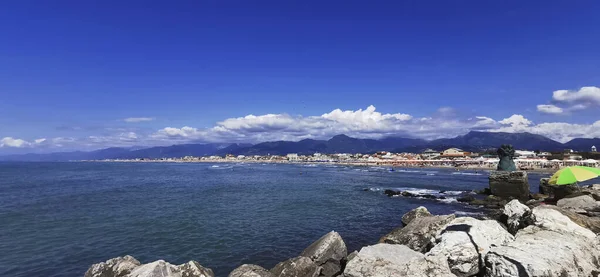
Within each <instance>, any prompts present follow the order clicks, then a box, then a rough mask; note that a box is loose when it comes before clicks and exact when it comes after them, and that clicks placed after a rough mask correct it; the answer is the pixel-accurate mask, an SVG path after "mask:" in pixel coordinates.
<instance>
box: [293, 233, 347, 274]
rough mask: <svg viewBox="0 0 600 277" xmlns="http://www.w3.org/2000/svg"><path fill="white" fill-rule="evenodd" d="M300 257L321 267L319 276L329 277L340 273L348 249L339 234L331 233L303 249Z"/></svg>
mask: <svg viewBox="0 0 600 277" xmlns="http://www.w3.org/2000/svg"><path fill="white" fill-rule="evenodd" d="M300 256H304V257H308V258H310V259H311V260H312V261H313V262H315V264H317V265H318V266H320V267H322V268H323V270H322V271H321V274H320V276H325V277H331V276H337V275H338V274H339V273H341V272H342V261H343V260H344V259H345V258H346V256H348V249H346V244H345V243H344V240H343V239H342V237H341V236H340V234H338V233H337V232H334V231H331V232H329V233H327V234H326V235H324V236H323V237H321V238H320V239H319V240H317V241H315V242H313V243H312V244H311V245H310V246H309V247H308V248H306V249H304V251H302V254H300Z"/></svg>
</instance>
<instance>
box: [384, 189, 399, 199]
mask: <svg viewBox="0 0 600 277" xmlns="http://www.w3.org/2000/svg"><path fill="white" fill-rule="evenodd" d="M383 193H384V194H385V195H387V196H389V197H392V196H396V195H401V194H402V192H401V191H395V190H391V189H386V190H385V191H383Z"/></svg>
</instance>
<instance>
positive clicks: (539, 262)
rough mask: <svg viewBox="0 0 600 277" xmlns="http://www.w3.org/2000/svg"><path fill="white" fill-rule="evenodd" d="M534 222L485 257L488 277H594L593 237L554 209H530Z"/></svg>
mask: <svg viewBox="0 0 600 277" xmlns="http://www.w3.org/2000/svg"><path fill="white" fill-rule="evenodd" d="M532 212H533V214H534V215H535V223H534V225H532V226H529V227H527V228H525V229H523V230H520V231H519V232H518V233H517V235H516V237H515V240H514V241H513V242H510V243H508V244H506V245H504V246H499V247H495V248H492V249H491V250H490V252H489V253H488V254H487V255H486V258H485V266H486V275H485V276H488V277H508V276H529V277H538V276H539V277H542V276H543V277H554V276H556V277H563V276H598V274H600V271H598V269H599V268H600V242H599V240H598V238H597V237H596V235H595V234H594V233H593V232H591V231H590V230H588V229H585V228H583V227H581V226H579V225H577V224H575V223H574V222H573V221H571V220H570V219H569V218H568V217H567V216H565V215H563V214H561V213H560V212H558V211H557V210H554V209H552V208H548V207H546V206H539V207H536V208H534V209H533V210H532Z"/></svg>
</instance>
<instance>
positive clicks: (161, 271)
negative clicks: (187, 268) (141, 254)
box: [127, 260, 181, 277]
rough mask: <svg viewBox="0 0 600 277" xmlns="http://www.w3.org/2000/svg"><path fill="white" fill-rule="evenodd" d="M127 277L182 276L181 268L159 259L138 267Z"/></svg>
mask: <svg viewBox="0 0 600 277" xmlns="http://www.w3.org/2000/svg"><path fill="white" fill-rule="evenodd" d="M127 277H181V274H180V272H179V268H177V267H176V266H174V265H172V264H170V263H167V262H165V261H163V260H158V261H155V262H151V263H148V264H143V265H141V266H138V267H136V268H135V269H134V270H132V271H131V273H129V275H127Z"/></svg>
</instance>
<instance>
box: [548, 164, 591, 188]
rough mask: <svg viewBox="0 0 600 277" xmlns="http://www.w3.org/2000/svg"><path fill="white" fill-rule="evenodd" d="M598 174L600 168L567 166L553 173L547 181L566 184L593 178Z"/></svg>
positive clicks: (553, 183)
mask: <svg viewBox="0 0 600 277" xmlns="http://www.w3.org/2000/svg"><path fill="white" fill-rule="evenodd" d="M598 176H600V169H598V168H593V167H587V166H569V167H565V168H563V169H561V170H559V171H557V172H556V173H554V175H552V177H550V181H548V183H549V184H552V185H568V184H574V183H577V182H583V181H587V180H589V179H594V178H596V177H598Z"/></svg>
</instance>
